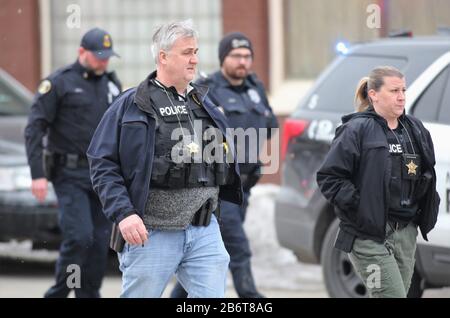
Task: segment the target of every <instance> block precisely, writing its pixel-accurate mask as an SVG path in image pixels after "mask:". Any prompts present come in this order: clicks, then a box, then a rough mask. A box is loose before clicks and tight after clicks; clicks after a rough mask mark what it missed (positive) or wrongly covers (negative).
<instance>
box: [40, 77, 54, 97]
mask: <svg viewBox="0 0 450 318" xmlns="http://www.w3.org/2000/svg"><path fill="white" fill-rule="evenodd" d="M51 89H52V83H51V82H50V81H49V80H43V81H42V82H41V84H39V87H38V92H39V94H42V95H44V94H47V93H48V92H49V91H50V90H51Z"/></svg>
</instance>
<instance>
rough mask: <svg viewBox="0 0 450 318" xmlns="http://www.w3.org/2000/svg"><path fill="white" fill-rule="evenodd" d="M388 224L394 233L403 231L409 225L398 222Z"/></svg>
mask: <svg viewBox="0 0 450 318" xmlns="http://www.w3.org/2000/svg"><path fill="white" fill-rule="evenodd" d="M388 223H389V225H390V226H391V228H392V229H393V230H394V231H400V230H403V229H404V228H405V227H407V226H408V224H409V222H408V223H407V222H397V221H388Z"/></svg>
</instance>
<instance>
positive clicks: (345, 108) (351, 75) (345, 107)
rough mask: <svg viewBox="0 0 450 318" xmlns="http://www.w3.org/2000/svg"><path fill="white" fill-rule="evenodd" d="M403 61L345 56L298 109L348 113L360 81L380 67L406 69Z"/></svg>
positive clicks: (351, 107) (352, 106) (352, 105)
mask: <svg viewBox="0 0 450 318" xmlns="http://www.w3.org/2000/svg"><path fill="white" fill-rule="evenodd" d="M406 64H407V61H406V59H403V58H390V57H379V56H354V55H353V56H348V57H346V58H345V59H343V60H342V62H341V63H339V64H338V65H337V66H336V67H335V69H334V70H333V71H332V72H331V73H330V74H329V75H328V76H327V77H326V78H325V80H324V81H323V82H322V83H321V84H320V85H319V86H318V87H317V89H316V90H315V91H314V92H313V93H312V94H311V95H310V96H309V97H308V98H307V100H306V102H305V103H304V104H302V105H301V106H300V107H301V108H302V109H307V110H308V109H309V110H320V111H334V112H339V113H349V112H352V111H353V110H354V97H355V90H356V86H357V85H358V83H359V80H360V79H361V78H362V77H364V76H367V74H369V72H370V71H371V70H372V69H373V68H375V67H377V66H381V65H390V66H394V67H396V68H398V69H400V70H403V69H404V68H405V65H406Z"/></svg>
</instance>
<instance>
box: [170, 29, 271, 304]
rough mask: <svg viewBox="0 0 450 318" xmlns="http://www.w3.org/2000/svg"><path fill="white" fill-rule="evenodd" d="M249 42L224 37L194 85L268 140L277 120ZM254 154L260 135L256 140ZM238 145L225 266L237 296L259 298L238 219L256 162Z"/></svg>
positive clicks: (225, 214) (224, 212)
mask: <svg viewBox="0 0 450 318" xmlns="http://www.w3.org/2000/svg"><path fill="white" fill-rule="evenodd" d="M253 55H254V54H253V46H252V43H251V41H250V39H249V38H248V37H247V36H245V35H244V34H242V33H240V32H233V33H229V34H227V35H225V36H224V37H223V39H222V40H221V41H220V44H219V60H220V66H221V69H220V70H219V71H217V72H215V73H213V74H212V75H210V76H208V77H206V78H202V79H200V80H199V81H198V83H199V84H203V85H207V86H208V87H209V89H210V92H209V96H210V98H211V99H212V100H213V102H214V103H215V104H216V105H219V107H220V109H221V110H222V112H223V113H224V114H225V115H226V117H227V119H228V124H229V125H230V127H232V128H242V129H244V130H247V129H248V128H256V129H258V130H259V129H261V128H266V129H267V132H268V134H267V139H268V138H271V135H270V132H271V128H277V127H278V122H277V119H276V117H275V115H274V114H273V112H272V109H271V107H270V105H269V102H268V100H267V96H266V93H265V89H264V87H263V84H262V83H261V81H260V80H258V78H257V77H256V75H255V73H252V72H251V67H252V62H253ZM257 138H258V140H257V142H256V144H257V145H258V149H257V153H259V149H260V147H261V146H262V144H263V143H264V142H265V141H266V140H265V139H262V138H261V139H259V138H260V134H259V133H258V134H257ZM249 144H250V143H246V144H245V145H244V147H240V145H239V144H238V145H237V151H238V157H239V156H242V153H243V154H244V155H245V161H244V162H239V169H240V171H241V180H242V186H243V190H244V203H243V205H242V206H239V205H236V204H233V203H231V202H228V201H225V200H223V201H221V204H220V211H221V218H222V224H221V228H220V229H221V234H222V237H223V241H224V243H225V247H226V249H227V251H228V253H229V254H230V266H229V267H230V270H231V273H232V276H233V282H234V287H235V289H236V292H237V294H238V295H239V297H242V298H260V297H262V295H261V294H260V293H259V292H258V291H257V289H256V286H255V282H254V279H253V275H252V270H251V265H250V257H251V251H250V245H249V242H248V238H247V235H246V234H245V231H244V227H243V223H244V220H245V214H246V210H247V206H248V198H249V196H250V189H251V188H252V187H253V186H254V185H255V184H256V183H257V182H258V180H259V178H260V176H261V173H260V162H259V161H258V162H251V160H250V158H251V157H252V156H251V155H250V152H251V151H254V149H250V148H249ZM171 296H172V297H178V298H179V297H185V296H186V293H185V291H184V290H183V289H182V287H181V285H180V284H177V285H176V286H175V288H174V290H173V291H172V294H171Z"/></svg>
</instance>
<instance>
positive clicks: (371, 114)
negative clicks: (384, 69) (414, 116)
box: [342, 105, 406, 129]
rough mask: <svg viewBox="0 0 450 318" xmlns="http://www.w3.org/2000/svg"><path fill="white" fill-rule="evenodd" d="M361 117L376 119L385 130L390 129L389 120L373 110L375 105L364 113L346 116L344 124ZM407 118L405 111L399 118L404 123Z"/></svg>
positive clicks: (370, 106) (343, 120) (343, 119)
mask: <svg viewBox="0 0 450 318" xmlns="http://www.w3.org/2000/svg"><path fill="white" fill-rule="evenodd" d="M359 117H366V118H367V117H368V118H373V119H375V120H376V121H377V122H378V123H379V124H380V125H381V126H382V127H383V128H386V129H388V124H387V120H386V119H384V117H381V116H380V115H378V114H377V112H376V111H375V109H374V108H373V105H369V107H368V108H367V109H366V110H365V111H363V112H356V113H351V114H348V115H345V116H343V117H342V123H346V122H348V121H350V120H351V119H353V118H359ZM405 118H406V114H405V111H403V114H402V115H401V116H400V117H399V119H400V120H402V121H404V120H405Z"/></svg>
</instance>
